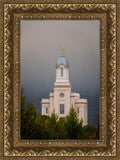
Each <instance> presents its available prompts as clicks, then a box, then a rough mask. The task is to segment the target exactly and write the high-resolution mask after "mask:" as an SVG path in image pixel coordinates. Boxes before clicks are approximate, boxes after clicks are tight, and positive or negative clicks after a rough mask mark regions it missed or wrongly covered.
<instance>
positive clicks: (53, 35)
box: [21, 20, 99, 125]
mask: <svg viewBox="0 0 120 160" xmlns="http://www.w3.org/2000/svg"><path fill="white" fill-rule="evenodd" d="M60 45H63V46H64V54H65V56H66V57H67V59H68V61H69V63H70V82H71V85H72V92H78V93H80V95H81V98H87V99H88V123H89V124H92V125H96V116H97V114H98V111H99V21H97V20H93V21H92V20H84V21H76V20H73V21H70V20H67V21H64V20H62V21H61V20H59V21H55V20H53V21H51V20H49V21H36V20H35V21H31V20H29V21H27V20H22V21H21V86H23V87H24V92H25V95H26V97H27V100H33V101H34V102H35V104H36V105H37V111H38V112H40V111H41V105H40V102H41V99H42V98H48V96H49V92H53V85H54V81H55V71H56V68H55V65H56V61H57V59H58V57H59V55H60Z"/></svg>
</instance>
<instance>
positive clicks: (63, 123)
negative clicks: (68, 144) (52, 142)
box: [56, 117, 69, 139]
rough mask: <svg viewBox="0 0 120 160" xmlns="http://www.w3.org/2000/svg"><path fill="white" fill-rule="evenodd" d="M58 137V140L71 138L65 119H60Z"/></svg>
mask: <svg viewBox="0 0 120 160" xmlns="http://www.w3.org/2000/svg"><path fill="white" fill-rule="evenodd" d="M56 137H57V139H68V138H69V137H68V133H67V129H66V120H65V118H63V117H61V118H59V121H58V122H57V133H56Z"/></svg>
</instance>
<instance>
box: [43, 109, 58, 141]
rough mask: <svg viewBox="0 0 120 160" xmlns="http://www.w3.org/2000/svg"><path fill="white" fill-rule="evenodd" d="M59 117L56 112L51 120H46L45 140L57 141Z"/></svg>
mask: <svg viewBox="0 0 120 160" xmlns="http://www.w3.org/2000/svg"><path fill="white" fill-rule="evenodd" d="M57 119H58V117H57V115H56V114H55V112H53V113H52V115H51V117H50V118H47V119H46V120H45V124H44V133H45V134H44V138H45V139H56V138H57V135H56V132H57Z"/></svg>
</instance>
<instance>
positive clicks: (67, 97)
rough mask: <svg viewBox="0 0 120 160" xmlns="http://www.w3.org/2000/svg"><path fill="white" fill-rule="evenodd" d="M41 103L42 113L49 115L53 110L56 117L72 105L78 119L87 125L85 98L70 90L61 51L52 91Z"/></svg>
mask: <svg viewBox="0 0 120 160" xmlns="http://www.w3.org/2000/svg"><path fill="white" fill-rule="evenodd" d="M41 104H42V115H47V116H51V114H52V113H53V111H55V113H56V114H57V115H58V117H65V116H67V115H68V114H69V111H70V108H71V107H72V106H73V107H74V108H75V110H76V112H77V114H78V121H80V120H81V119H83V125H87V99H81V98H80V94H79V93H74V92H71V84H70V82H69V64H68V61H67V59H66V58H65V56H64V54H63V53H61V56H60V57H59V59H58V61H57V64H56V81H55V83H54V92H53V93H50V94H49V99H42V101H41Z"/></svg>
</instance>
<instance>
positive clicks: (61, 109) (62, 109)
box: [60, 104, 64, 114]
mask: <svg viewBox="0 0 120 160" xmlns="http://www.w3.org/2000/svg"><path fill="white" fill-rule="evenodd" d="M60 114H64V104H60Z"/></svg>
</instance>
